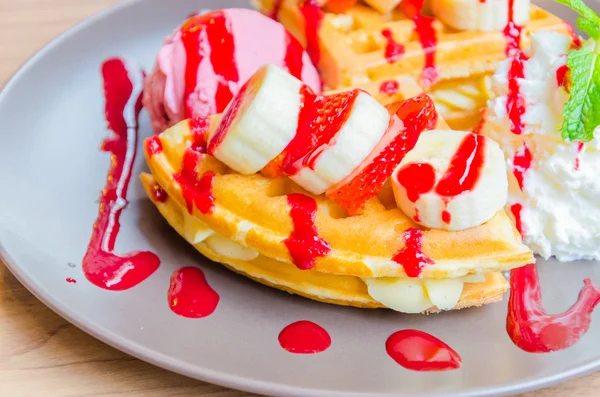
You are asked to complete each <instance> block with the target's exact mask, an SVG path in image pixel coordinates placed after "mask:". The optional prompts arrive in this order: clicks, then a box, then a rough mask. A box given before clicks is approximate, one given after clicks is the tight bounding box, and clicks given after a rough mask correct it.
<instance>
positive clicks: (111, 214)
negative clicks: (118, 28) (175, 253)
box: [82, 58, 160, 291]
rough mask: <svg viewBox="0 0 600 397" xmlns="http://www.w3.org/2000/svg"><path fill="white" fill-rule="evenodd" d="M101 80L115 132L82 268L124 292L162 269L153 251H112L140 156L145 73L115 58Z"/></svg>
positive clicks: (108, 141) (90, 276) (104, 145)
mask: <svg viewBox="0 0 600 397" xmlns="http://www.w3.org/2000/svg"><path fill="white" fill-rule="evenodd" d="M102 77H103V79H104V95H105V98H106V105H105V115H106V120H107V122H108V128H109V129H110V130H111V131H112V132H113V134H112V136H111V137H108V138H106V139H105V140H104V142H103V143H102V150H103V151H105V152H109V153H111V166H110V168H109V170H108V176H107V180H106V185H105V187H104V190H103V191H102V195H101V197H100V210H99V212H98V217H97V218H96V222H95V223H94V228H93V231H92V236H91V238H90V242H89V245H88V248H87V251H86V253H85V256H84V258H83V263H82V267H83V272H84V274H85V276H86V278H87V279H88V280H89V281H90V282H91V283H93V284H94V285H96V286H98V287H101V288H104V289H108V290H114V291H120V290H126V289H129V288H131V287H134V286H136V285H137V284H139V283H141V282H142V281H144V280H145V279H146V278H148V277H149V276H150V275H151V274H152V273H154V272H155V271H156V269H158V267H159V265H160V259H159V258H158V257H157V256H156V255H155V254H154V253H152V252H149V251H137V252H132V253H128V254H125V255H117V254H115V253H114V252H113V250H114V247H115V241H116V239H117V235H118V234H119V229H120V227H121V224H120V222H119V220H120V217H121V213H122V211H123V210H124V209H125V207H126V206H127V188H128V186H129V181H130V180H131V173H132V169H133V164H134V162H135V157H136V153H137V142H138V116H139V113H140V111H141V109H142V102H141V98H142V90H143V82H144V72H143V71H142V70H141V69H139V68H138V67H136V66H133V64H132V63H131V62H130V61H126V60H122V59H119V58H112V59H109V60H107V61H105V62H104V63H103V65H102Z"/></svg>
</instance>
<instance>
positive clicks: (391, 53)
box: [381, 29, 404, 63]
mask: <svg viewBox="0 0 600 397" xmlns="http://www.w3.org/2000/svg"><path fill="white" fill-rule="evenodd" d="M381 34H382V35H383V37H385V38H386V40H387V44H386V46H385V60H386V61H387V62H388V63H394V62H396V61H397V60H398V59H400V58H401V57H402V55H403V54H404V46H403V45H402V44H400V43H397V42H396V41H395V40H394V33H393V32H392V31H391V30H390V29H384V30H382V31H381Z"/></svg>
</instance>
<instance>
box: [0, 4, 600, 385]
mask: <svg viewBox="0 0 600 397" xmlns="http://www.w3.org/2000/svg"><path fill="white" fill-rule="evenodd" d="M165 1H166V0H165ZM115 3H117V0H0V87H1V86H3V85H4V83H5V82H6V81H7V80H8V78H9V77H10V76H11V75H12V74H13V73H14V72H15V71H16V70H17V68H18V67H19V66H20V65H21V64H22V63H23V62H24V61H25V60H26V59H27V58H28V57H30V56H31V55H32V54H33V53H34V52H35V51H36V50H38V49H39V48H40V47H42V46H43V45H44V44H46V43H47V42H48V41H49V40H50V39H52V38H53V37H55V36H56V35H58V34H59V33H61V32H63V31H65V30H66V29H68V28H69V27H71V26H73V25H74V24H76V23H77V22H79V21H81V20H82V19H84V18H86V17H88V16H90V15H92V14H94V13H96V12H98V11H100V10H102V9H104V8H106V7H108V6H111V5H113V4H115ZM599 389H600V374H595V375H590V376H588V377H585V378H582V379H578V380H574V381H571V382H568V383H566V384H563V385H560V386H557V387H554V388H550V389H546V390H542V391H538V392H532V393H528V394H525V395H522V396H521V397H533V396H538V397H556V396H569V397H584V396H596V395H598V392H597V391H598V390H599ZM114 395H119V396H147V397H153V396H205V397H248V396H254V395H253V394H248V393H244V392H238V391H232V390H227V389H224V388H222V387H219V386H213V385H209V384H206V383H202V382H199V381H196V380H192V379H189V378H185V377H183V376H180V375H176V374H173V373H170V372H168V371H165V370H162V369H160V368H157V367H154V366H152V365H150V364H147V363H144V362H142V361H139V360H137V359H134V358H132V357H130V356H128V355H127V354H124V353H121V352H119V351H117V350H115V349H113V348H111V347H109V346H107V345H105V344H103V343H101V342H99V341H98V340H96V339H94V338H92V337H91V336H89V335H87V334H85V333H84V332H82V331H80V330H79V329H77V328H75V327H74V326H73V325H71V324H69V323H68V322H67V321H65V320H63V319H62V318H61V317H59V316H58V315H56V314H55V313H54V312H52V311H51V310H50V309H48V308H47V307H45V306H44V305H43V304H42V303H40V302H39V301H38V300H37V299H36V298H35V297H34V296H33V295H31V294H30V293H29V292H28V291H27V290H26V289H25V288H24V287H23V286H22V285H21V284H20V283H19V282H18V281H17V280H16V279H15V278H14V277H13V276H12V275H11V274H10V272H9V271H8V270H7V269H6V267H5V266H4V265H3V264H2V263H1V262H0V396H3V397H19V396H26V397H30V396H44V397H53V396H114Z"/></svg>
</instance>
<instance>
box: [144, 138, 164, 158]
mask: <svg viewBox="0 0 600 397" xmlns="http://www.w3.org/2000/svg"><path fill="white" fill-rule="evenodd" d="M146 151H147V152H148V154H149V155H150V156H154V155H157V154H161V153H162V151H163V147H162V142H161V141H160V138H159V137H158V135H155V136H153V137H150V138H148V139H146Z"/></svg>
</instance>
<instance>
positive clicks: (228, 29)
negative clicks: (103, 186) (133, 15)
mask: <svg viewBox="0 0 600 397" xmlns="http://www.w3.org/2000/svg"><path fill="white" fill-rule="evenodd" d="M267 63H270V64H274V65H277V66H279V67H281V68H283V69H286V70H287V71H288V72H289V73H290V74H292V75H293V76H295V77H297V78H299V79H300V80H302V81H303V82H304V83H305V84H307V85H309V86H311V87H312V88H313V89H315V90H316V91H320V90H321V80H320V77H319V73H318V72H317V69H316V68H315V67H314V66H313V64H312V63H311V61H310V57H309V55H308V53H307V52H306V51H305V50H304V48H303V47H302V44H300V42H299V41H298V40H297V39H296V38H295V37H294V36H292V35H291V34H290V33H289V32H288V31H287V30H286V29H285V27H284V26H283V25H281V24H280V23H279V22H276V21H274V20H272V19H270V18H268V17H266V16H264V15H262V14H261V13H259V12H257V11H252V10H247V9H238V8H232V9H225V10H220V11H213V12H210V13H207V14H203V15H198V16H194V17H191V18H190V19H188V20H187V21H186V22H185V23H184V24H183V25H182V26H181V27H180V28H178V29H177V30H175V32H173V34H171V35H170V36H169V37H167V39H166V41H165V44H164V45H163V47H162V48H161V49H160V51H159V53H158V57H157V61H156V66H155V68H154V70H153V72H152V73H151V74H150V75H149V76H148V77H147V78H146V82H145V90H144V99H143V101H144V107H145V108H146V110H147V111H148V113H149V114H150V119H151V121H152V128H153V129H154V131H155V132H156V133H160V132H162V131H164V130H165V129H167V128H168V127H170V126H172V125H174V124H176V123H178V122H179V121H181V120H184V119H186V118H189V117H194V116H209V115H211V114H215V113H221V112H223V110H225V107H226V106H227V104H228V103H229V101H230V100H231V99H232V98H233V96H234V95H235V94H236V93H237V92H238V90H239V89H240V88H241V87H242V86H243V85H244V83H245V82H246V81H247V80H248V79H249V78H250V77H251V76H252V75H253V74H254V73H255V72H256V71H257V70H258V69H259V68H260V67H261V66H263V65H264V64H267Z"/></svg>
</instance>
